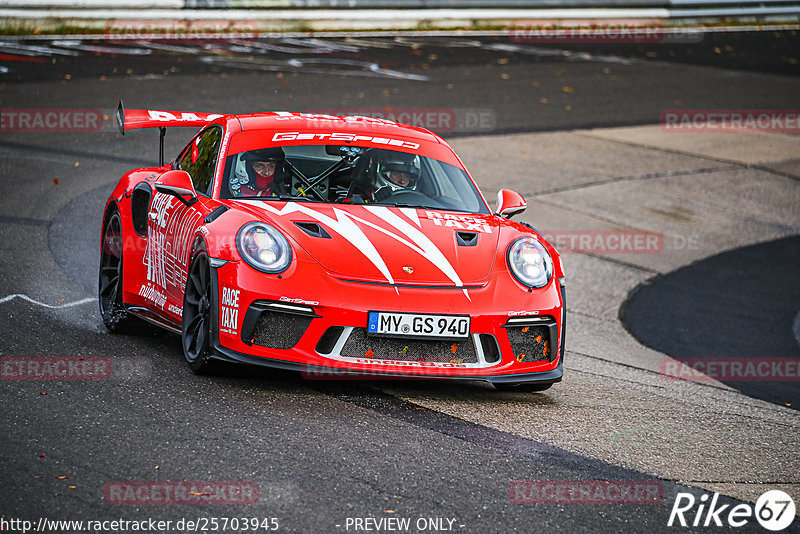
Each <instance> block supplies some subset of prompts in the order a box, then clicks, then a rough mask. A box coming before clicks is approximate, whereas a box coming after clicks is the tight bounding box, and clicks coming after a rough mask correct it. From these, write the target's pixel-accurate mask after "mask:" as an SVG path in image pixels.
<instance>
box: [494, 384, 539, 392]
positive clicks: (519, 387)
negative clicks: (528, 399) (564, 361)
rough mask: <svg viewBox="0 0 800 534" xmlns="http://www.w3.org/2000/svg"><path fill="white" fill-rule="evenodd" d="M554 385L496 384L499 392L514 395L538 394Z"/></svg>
mask: <svg viewBox="0 0 800 534" xmlns="http://www.w3.org/2000/svg"><path fill="white" fill-rule="evenodd" d="M552 385H553V384H537V383H536V382H532V383H530V382H529V383H525V382H517V383H513V384H494V387H495V389H497V391H507V392H512V393H538V392H541V391H547V390H548V389H550V386H552Z"/></svg>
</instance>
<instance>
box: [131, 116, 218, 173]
mask: <svg viewBox="0 0 800 534" xmlns="http://www.w3.org/2000/svg"><path fill="white" fill-rule="evenodd" d="M224 116H225V115H223V114H220V113H196V112H189V111H160V110H154V109H128V110H126V109H125V107H124V106H123V105H122V100H120V101H119V105H118V106H117V113H116V118H117V126H118V127H119V133H121V134H122V135H125V130H138V129H139V128H158V129H159V130H160V131H161V135H160V136H159V143H160V146H159V161H160V164H161V165H163V164H164V134H165V133H166V131H167V128H171V127H189V128H191V127H195V128H197V127H201V128H202V127H203V126H205V125H206V124H208V123H209V122H211V121H213V120H215V119H218V118H220V117H224Z"/></svg>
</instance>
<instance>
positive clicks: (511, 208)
mask: <svg viewBox="0 0 800 534" xmlns="http://www.w3.org/2000/svg"><path fill="white" fill-rule="evenodd" d="M527 207H528V204H527V203H526V202H525V199H524V198H522V195H520V194H519V193H517V192H516V191H512V190H511V189H501V190H500V191H498V192H497V214H498V215H499V216H501V217H505V218H506V219H510V218H511V217H513V216H514V215H517V214H519V213H522V212H523V211H525V208H527Z"/></svg>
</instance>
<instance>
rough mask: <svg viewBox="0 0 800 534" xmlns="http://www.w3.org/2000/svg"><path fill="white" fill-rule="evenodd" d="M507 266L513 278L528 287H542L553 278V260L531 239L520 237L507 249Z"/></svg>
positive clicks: (542, 247) (541, 246) (540, 245)
mask: <svg viewBox="0 0 800 534" xmlns="http://www.w3.org/2000/svg"><path fill="white" fill-rule="evenodd" d="M507 258H508V266H509V268H510V269H511V272H512V273H513V274H514V277H515V278H516V279H517V280H519V282H520V283H521V284H522V285H525V286H528V287H536V288H539V287H544V286H546V285H547V283H548V282H549V281H550V278H552V277H553V259H552V258H551V257H550V254H548V252H547V249H545V248H544V246H543V245H542V244H541V243H539V242H538V241H537V240H536V239H534V238H532V237H520V238H519V239H517V240H516V241H514V242H513V243H511V246H509V247H508V256H507Z"/></svg>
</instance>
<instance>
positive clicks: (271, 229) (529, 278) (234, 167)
mask: <svg viewBox="0 0 800 534" xmlns="http://www.w3.org/2000/svg"><path fill="white" fill-rule="evenodd" d="M117 120H118V123H119V127H120V131H121V132H122V133H123V134H124V133H125V132H126V131H128V130H132V129H137V128H160V130H161V139H162V145H161V146H162V148H161V159H162V161H161V162H160V164H159V165H157V166H153V167H147V168H141V169H135V170H132V171H130V172H128V173H127V174H125V175H124V176H123V177H122V178H121V179H120V180H119V182H118V184H117V185H116V187H115V188H114V190H113V192H112V193H111V195H110V196H109V198H108V200H107V202H106V206H105V212H104V214H103V224H102V239H101V243H102V247H101V265H100V276H99V300H100V312H101V315H102V318H103V322H104V323H105V325H106V327H107V328H108V329H109V330H111V331H117V330H119V329H121V328H123V327H124V326H125V325H126V324H127V323H130V321H131V320H132V317H134V316H136V317H139V318H142V319H145V320H148V321H150V322H152V323H155V324H157V325H159V326H161V327H163V328H166V329H168V330H171V331H173V332H176V333H178V334H180V335H181V339H182V346H183V352H184V356H185V359H186V361H187V363H188V365H189V367H190V368H191V369H192V370H193V371H195V372H198V373H203V372H209V371H210V370H211V368H212V366H213V365H214V364H215V362H216V361H219V360H227V361H233V362H241V363H247V364H256V365H265V366H273V367H280V368H285V369H293V370H299V371H302V372H303V373H304V374H305V375H306V376H310V377H320V378H326V377H345V378H346V377H352V378H355V377H374V378H378V377H384V378H403V377H405V378H407V377H413V378H443V379H469V380H485V381H488V382H491V383H493V384H494V385H495V386H496V387H498V388H500V389H509V388H514V389H516V390H528V391H541V390H544V389H547V388H548V387H549V386H550V385H551V384H553V383H554V382H558V381H560V380H561V378H562V374H563V360H564V326H565V292H564V272H563V267H562V264H561V259H560V257H559V255H558V253H557V252H556V250H555V249H554V248H553V247H552V246H551V245H550V244H549V243H548V242H547V241H546V240H545V239H544V238H543V237H542V236H541V235H539V234H538V233H537V232H536V231H535V230H534V229H533V228H532V227H531V226H529V225H527V224H523V223H517V222H514V221H512V220H510V217H511V216H512V215H515V214H518V213H520V212H521V211H523V210H524V209H525V206H526V205H525V201H524V200H523V199H522V197H521V196H520V195H519V194H517V193H515V192H513V191H511V190H507V189H503V190H500V192H499V193H498V195H497V197H498V199H497V206H496V209H495V210H494V211H492V210H491V208H490V207H489V205H488V203H487V202H486V200H485V198H484V197H483V195H482V194H481V192H480V190H479V189H478V187H477V185H476V184H475V182H474V181H473V179H472V177H471V176H470V175H469V173H468V172H467V170H466V169H465V167H464V165H463V163H462V162H461V160H460V159H459V157H458V156H457V155H456V154H455V152H454V151H453V149H452V148H451V147H450V146H449V145H448V144H447V143H446V142H445V141H444V140H443V139H441V138H440V137H439V136H437V135H436V134H434V133H432V132H430V131H428V130H425V129H422V128H416V127H412V126H406V125H402V124H398V123H395V122H392V121H387V120H382V119H374V118H367V117H356V116H348V117H338V116H331V115H310V114H303V113H293V112H267V113H255V114H246V115H225V114H209V113H194V112H174V111H157V110H125V109H124V108H123V106H122V104H121V103H120V106H119V108H118V110H117ZM172 127H193V128H200V130H199V132H198V133H197V134H196V135H195V136H194V137H193V138H192V139H191V141H190V142H189V143H188V144H187V145H186V147H185V148H184V149H183V150H181V152H180V153H179V154H178V155H177V157H176V158H175V159H174V160H173V161H171V162H167V163H164V161H163V159H164V158H163V137H164V132H165V131H166V129H167V128H172Z"/></svg>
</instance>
